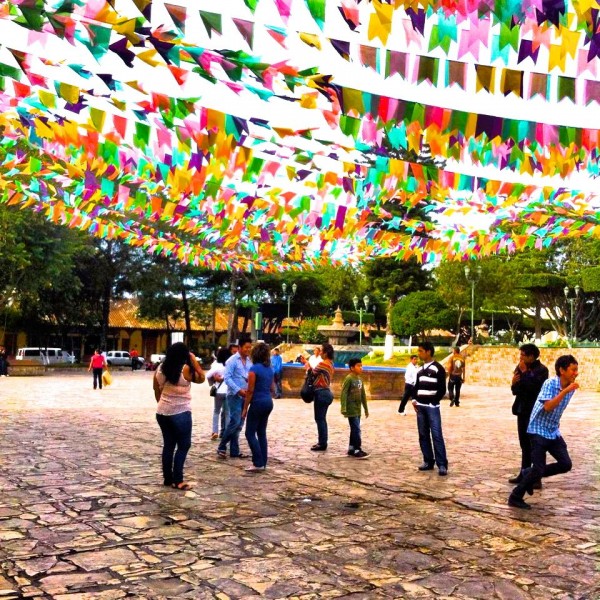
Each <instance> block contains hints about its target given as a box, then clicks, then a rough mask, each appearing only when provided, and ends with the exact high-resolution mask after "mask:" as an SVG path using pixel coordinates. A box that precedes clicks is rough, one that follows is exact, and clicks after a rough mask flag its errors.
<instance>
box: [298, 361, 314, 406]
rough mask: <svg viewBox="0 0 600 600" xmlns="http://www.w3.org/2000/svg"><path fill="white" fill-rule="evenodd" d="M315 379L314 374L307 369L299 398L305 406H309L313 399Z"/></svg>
mask: <svg viewBox="0 0 600 600" xmlns="http://www.w3.org/2000/svg"><path fill="white" fill-rule="evenodd" d="M315 379H316V376H315V374H314V373H313V372H312V370H311V369H309V370H308V371H307V372H306V377H305V378H304V383H303V384H302V388H301V389H300V397H301V398H302V400H304V402H306V403H307V404H309V403H310V402H312V401H313V400H314V399H315Z"/></svg>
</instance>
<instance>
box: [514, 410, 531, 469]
mask: <svg viewBox="0 0 600 600" xmlns="http://www.w3.org/2000/svg"><path fill="white" fill-rule="evenodd" d="M530 418H531V411H525V412H520V413H519V414H518V415H517V431H518V433H519V446H521V471H522V470H523V469H528V468H529V467H530V466H531V437H530V435H529V434H528V433H527V428H528V427H529V419H530Z"/></svg>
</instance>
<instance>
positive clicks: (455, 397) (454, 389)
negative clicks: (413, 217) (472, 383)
mask: <svg viewBox="0 0 600 600" xmlns="http://www.w3.org/2000/svg"><path fill="white" fill-rule="evenodd" d="M462 384H463V381H462V378H461V377H460V375H450V377H448V397H449V398H450V404H456V406H460V388H461V387H462Z"/></svg>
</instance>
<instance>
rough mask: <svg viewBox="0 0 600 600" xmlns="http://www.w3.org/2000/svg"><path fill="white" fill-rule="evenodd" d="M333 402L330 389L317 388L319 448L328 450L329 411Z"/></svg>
mask: <svg viewBox="0 0 600 600" xmlns="http://www.w3.org/2000/svg"><path fill="white" fill-rule="evenodd" d="M332 402H333V394H332V392H331V390H330V389H329V388H317V389H316V390H315V400H314V403H313V404H314V407H315V423H316V424H317V433H318V435H319V442H318V444H319V446H321V448H327V441H328V431H327V409H328V408H329V405H330V404H331V403H332Z"/></svg>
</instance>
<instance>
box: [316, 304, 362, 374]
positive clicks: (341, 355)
mask: <svg viewBox="0 0 600 600" xmlns="http://www.w3.org/2000/svg"><path fill="white" fill-rule="evenodd" d="M317 330H318V331H319V333H321V334H323V335H325V336H327V340H328V342H329V343H330V344H331V345H332V346H333V349H334V350H335V365H336V366H338V367H342V366H344V365H346V364H348V361H349V360H350V359H351V358H362V357H363V356H365V354H368V353H369V352H370V350H371V348H370V346H359V345H355V344H348V341H349V340H350V338H353V337H355V336H356V335H357V334H358V331H359V330H358V327H355V326H354V325H345V324H344V319H343V317H342V310H341V308H340V307H339V306H338V307H337V310H336V311H335V316H334V318H333V322H332V323H331V325H319V326H318V327H317Z"/></svg>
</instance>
